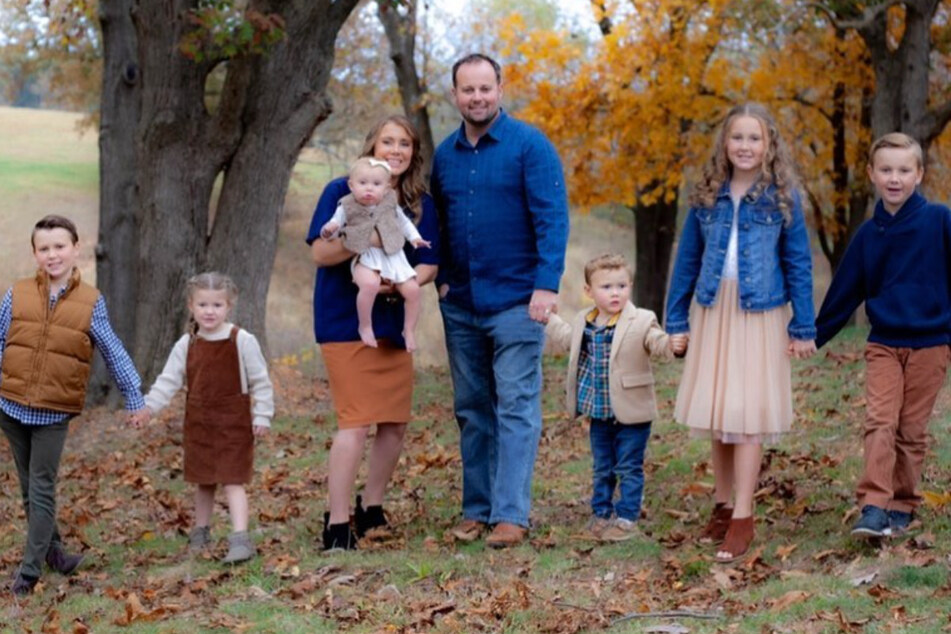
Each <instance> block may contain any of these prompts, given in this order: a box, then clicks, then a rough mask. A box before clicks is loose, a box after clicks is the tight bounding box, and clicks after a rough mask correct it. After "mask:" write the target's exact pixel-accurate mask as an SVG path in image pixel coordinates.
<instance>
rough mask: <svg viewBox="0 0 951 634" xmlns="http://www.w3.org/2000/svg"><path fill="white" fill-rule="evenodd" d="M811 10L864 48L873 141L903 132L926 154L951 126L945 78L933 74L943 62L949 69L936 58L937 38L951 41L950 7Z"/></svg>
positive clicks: (899, 3) (914, 3)
mask: <svg viewBox="0 0 951 634" xmlns="http://www.w3.org/2000/svg"><path fill="white" fill-rule="evenodd" d="M807 6H809V7H812V8H815V9H817V10H818V11H819V12H820V14H821V15H823V16H825V17H827V18H828V19H829V20H830V21H831V22H832V24H833V26H834V27H835V28H837V29H842V30H854V31H855V32H857V33H858V34H859V35H860V36H861V38H862V40H863V41H864V42H865V45H866V47H867V49H868V54H869V56H870V58H871V62H872V68H873V69H874V71H875V93H874V95H873V97H872V103H871V112H870V121H871V127H872V133H873V135H874V136H875V137H879V136H881V135H883V134H886V133H888V132H894V131H901V132H905V133H907V134H910V135H911V136H913V137H915V138H916V139H918V140H919V141H921V143H922V145H924V147H925V149H927V148H928V146H929V145H930V144H931V142H932V141H934V140H935V139H936V138H937V137H938V135H940V134H941V132H942V131H943V130H944V128H945V127H946V126H947V125H948V122H949V121H951V92H949V90H948V86H947V82H946V81H945V80H944V79H943V78H942V80H941V81H935V74H934V72H933V71H934V70H936V62H938V61H939V60H940V62H941V65H942V66H945V67H946V64H947V58H946V56H941V55H936V53H939V51H938V50H936V46H935V38H934V33H933V32H938V33H941V35H942V37H941V38H940V39H941V40H945V41H946V40H947V37H948V35H949V26H948V18H949V15H948V7H947V6H946V5H945V4H944V3H943V2H942V0H879V1H877V2H858V1H855V0H842V1H838V2H828V3H822V2H810V3H807ZM942 57H944V58H943V59H942Z"/></svg>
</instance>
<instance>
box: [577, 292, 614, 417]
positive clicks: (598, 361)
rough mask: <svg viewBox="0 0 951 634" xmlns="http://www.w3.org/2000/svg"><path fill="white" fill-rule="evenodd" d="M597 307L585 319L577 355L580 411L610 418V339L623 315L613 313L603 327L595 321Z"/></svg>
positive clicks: (611, 414) (612, 414) (580, 412)
mask: <svg viewBox="0 0 951 634" xmlns="http://www.w3.org/2000/svg"><path fill="white" fill-rule="evenodd" d="M597 316H598V309H597V308H595V309H594V310H592V311H591V312H590V313H588V316H587V317H586V318H585V325H584V335H583V336H582V339H581V351H580V352H579V354H578V413H579V414H583V415H585V416H589V417H591V418H598V419H608V418H612V417H613V416H614V411H613V410H612V409H611V391H610V386H609V384H608V373H609V365H608V364H609V363H610V360H611V342H612V341H613V340H614V327H615V326H616V325H617V320H618V317H619V316H620V315H614V316H613V317H612V318H611V319H609V320H608V322H607V323H606V324H605V325H603V326H598V325H597V324H596V323H595V321H594V320H595V318H596V317H597Z"/></svg>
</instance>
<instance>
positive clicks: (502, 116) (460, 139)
mask: <svg viewBox="0 0 951 634" xmlns="http://www.w3.org/2000/svg"><path fill="white" fill-rule="evenodd" d="M508 118H509V116H508V114H507V113H506V112H505V109H504V108H502V107H499V116H498V117H496V119H495V121H493V122H492V125H491V126H489V129H488V130H486V131H485V134H483V135H482V136H481V137H479V141H482V139H485V138H488V139H491V140H492V141H495V142H498V141H499V140H501V138H502V136H504V131H505V121H506V120H507V119H508ZM456 145H461V146H463V147H473V146H472V144H471V143H469V139H468V137H466V124H465V122H462V123H460V124H459V129H458V130H456Z"/></svg>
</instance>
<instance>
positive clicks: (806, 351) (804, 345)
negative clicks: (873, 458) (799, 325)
mask: <svg viewBox="0 0 951 634" xmlns="http://www.w3.org/2000/svg"><path fill="white" fill-rule="evenodd" d="M815 353H816V342H815V340H813V339H809V340H808V341H803V340H801V339H790V340H789V348H788V349H787V350H786V354H788V355H789V356H790V357H792V358H793V359H808V358H809V357H811V356H812V355H814V354H815Z"/></svg>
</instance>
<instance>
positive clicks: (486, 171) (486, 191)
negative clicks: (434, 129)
mask: <svg viewBox="0 0 951 634" xmlns="http://www.w3.org/2000/svg"><path fill="white" fill-rule="evenodd" d="M432 194H433V199H434V200H435V201H436V207H437V209H439V213H440V220H441V221H442V225H443V227H442V228H443V235H442V253H441V256H440V266H439V275H438V277H437V280H436V283H437V284H438V285H442V284H448V285H449V293H448V294H447V295H446V298H445V301H448V302H451V303H453V304H455V305H457V306H460V307H462V308H465V309H467V310H470V311H473V312H475V313H477V314H483V315H484V314H493V313H497V312H500V311H503V310H506V309H508V308H512V307H513V306H517V305H519V304H526V303H528V301H529V299H530V298H531V296H532V292H533V291H534V290H535V289H546V290H552V291H557V290H558V285H559V282H560V280H561V274H562V273H563V272H564V268H565V248H566V246H567V243H568V200H567V195H566V192H565V183H564V175H563V171H562V167H561V160H560V159H559V158H558V154H557V153H556V152H555V148H554V146H553V145H552V144H551V142H549V141H548V139H547V138H545V136H544V135H543V134H542V133H541V132H540V131H538V130H537V129H535V128H533V127H532V126H530V125H528V124H526V123H523V122H521V121H518V120H517V119H513V118H512V117H509V116H508V115H507V114H506V113H505V112H504V111H503V112H500V113H499V118H498V119H497V120H496V121H495V122H494V123H493V124H492V127H490V128H489V130H488V131H487V132H486V133H485V134H484V135H483V136H482V137H481V138H480V139H479V140H478V142H477V143H476V145H475V146H473V145H472V144H471V143H469V140H468V139H467V138H466V134H465V129H464V127H463V126H460V128H459V129H458V130H457V131H456V132H453V133H452V134H450V135H449V136H448V137H447V138H446V139H445V140H444V141H443V142H442V143H441V144H440V145H439V148H438V149H437V150H436V154H435V157H434V158H433V175H432Z"/></svg>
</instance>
